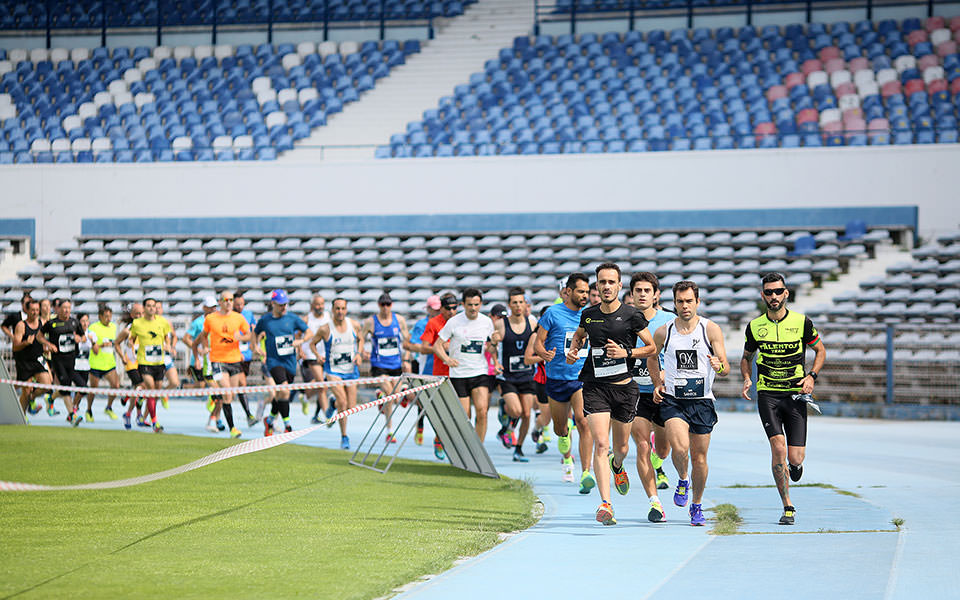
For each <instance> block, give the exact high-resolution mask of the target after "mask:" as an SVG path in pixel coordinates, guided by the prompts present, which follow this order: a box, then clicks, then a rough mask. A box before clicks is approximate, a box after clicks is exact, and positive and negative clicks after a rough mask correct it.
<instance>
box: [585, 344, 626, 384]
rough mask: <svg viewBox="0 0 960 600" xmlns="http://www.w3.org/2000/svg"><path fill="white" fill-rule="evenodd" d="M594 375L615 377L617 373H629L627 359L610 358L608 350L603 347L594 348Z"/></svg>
mask: <svg viewBox="0 0 960 600" xmlns="http://www.w3.org/2000/svg"><path fill="white" fill-rule="evenodd" d="M591 358H592V360H593V376H594V377H613V376H616V375H626V374H627V359H626V357H624V358H608V357H607V351H606V350H605V349H603V348H594V349H593V356H592V357H591Z"/></svg>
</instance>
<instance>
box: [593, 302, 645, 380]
mask: <svg viewBox="0 0 960 600" xmlns="http://www.w3.org/2000/svg"><path fill="white" fill-rule="evenodd" d="M600 306H601V305H599V304H598V305H596V306H591V307H589V308H585V309H583V312H582V313H581V314H580V327H583V329H584V330H585V331H586V332H587V337H588V338H589V340H590V356H588V357H587V360H586V361H584V363H583V369H582V370H581V371H580V381H584V382H587V381H596V382H617V381H623V380H624V379H629V378H630V373H631V372H632V371H633V364H634V362H636V361H635V359H632V358H607V351H606V350H605V349H604V346H606V344H607V342H608V341H613V342H614V343H616V344H617V345H618V346H620V347H621V348H624V349H626V350H628V351H629V350H631V349H633V348H634V347H635V346H636V340H637V336H638V335H640V333H641V332H642V331H643V330H644V329H646V328H647V325H648V322H647V319H646V317H644V316H643V311H641V310H637V309H636V308H634V307H632V306H630V305H628V304H621V305H620V308H618V309H617V310H615V311H613V312H612V313H609V314H607V313H605V312H603V311H602V310H600Z"/></svg>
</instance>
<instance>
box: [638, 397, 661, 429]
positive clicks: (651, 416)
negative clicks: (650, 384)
mask: <svg viewBox="0 0 960 600" xmlns="http://www.w3.org/2000/svg"><path fill="white" fill-rule="evenodd" d="M637 416H638V417H641V418H644V419H646V420H648V421H650V422H651V423H653V424H654V425H659V426H660V427H663V417H661V416H660V405H659V404H657V403H656V402H654V401H653V393H652V392H640V396H639V397H638V398H637Z"/></svg>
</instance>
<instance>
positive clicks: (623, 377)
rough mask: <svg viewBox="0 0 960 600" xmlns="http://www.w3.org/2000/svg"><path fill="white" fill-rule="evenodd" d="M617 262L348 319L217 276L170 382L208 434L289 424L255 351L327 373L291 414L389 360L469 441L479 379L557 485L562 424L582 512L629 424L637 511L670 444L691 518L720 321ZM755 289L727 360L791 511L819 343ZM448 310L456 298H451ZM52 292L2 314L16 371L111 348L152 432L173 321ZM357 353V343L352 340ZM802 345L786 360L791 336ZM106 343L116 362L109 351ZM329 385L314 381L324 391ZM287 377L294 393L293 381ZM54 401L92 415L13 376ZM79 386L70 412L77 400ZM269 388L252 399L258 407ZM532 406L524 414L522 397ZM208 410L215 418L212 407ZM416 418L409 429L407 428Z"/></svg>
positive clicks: (321, 410) (60, 371)
mask: <svg viewBox="0 0 960 600" xmlns="http://www.w3.org/2000/svg"><path fill="white" fill-rule="evenodd" d="M622 281H623V274H622V273H621V271H620V268H619V267H618V266H617V265H616V264H614V263H603V264H601V265H599V266H598V267H597V268H596V270H595V281H594V282H593V283H592V284H591V283H590V279H589V277H588V276H587V275H586V274H584V273H573V274H571V275H569V276H568V277H567V278H566V281H565V282H564V284H563V285H562V287H561V290H560V297H559V299H558V300H557V301H556V303H554V304H553V305H550V306H547V307H544V309H543V310H541V311H540V317H539V319H538V318H536V317H534V316H533V315H532V314H531V312H532V307H531V305H530V304H529V302H527V300H526V296H525V293H524V291H523V290H522V289H520V288H512V289H510V290H509V291H508V305H507V306H506V307H504V306H503V305H499V304H498V305H495V306H493V307H492V308H491V310H490V311H489V314H484V312H483V311H482V302H483V296H482V293H481V291H480V290H477V289H474V288H468V289H465V290H463V292H462V293H461V294H460V297H459V298H458V297H457V296H456V295H454V294H452V293H446V294H443V295H441V296H431V297H429V298H428V299H427V301H426V306H425V310H426V316H424V317H423V318H421V319H419V320H418V321H416V322H415V323H414V324H413V325H412V326H411V327H408V325H407V322H406V320H405V319H404V318H403V317H402V316H400V315H397V314H395V313H393V311H392V304H393V302H392V300H391V298H390V295H389V293H384V294H382V295H381V296H380V298H379V299H378V312H377V314H375V315H373V316H371V317H368V318H366V319H365V320H364V321H362V322H359V321H356V320H354V319H352V318H350V317H349V316H348V303H347V301H346V300H345V299H343V298H336V299H335V300H334V301H333V302H332V310H331V311H330V314H327V312H326V310H325V307H326V304H325V300H324V298H323V297H322V296H320V295H316V296H314V297H313V299H312V301H311V305H310V311H309V313H308V314H307V315H305V318H301V317H299V316H296V315H293V314H291V313H289V312H288V310H287V309H288V304H289V299H288V296H287V294H286V292H285V291H284V290H281V289H278V290H274V291H273V292H272V294H271V296H270V311H269V312H268V313H267V314H265V315H263V316H261V317H260V318H259V319H256V318H255V317H254V315H253V314H252V313H250V311H249V310H247V309H245V305H244V302H243V296H242V294H241V293H239V292H238V293H233V292H230V291H224V292H222V293H221V294H220V296H219V298H217V297H212V296H211V297H207V298H204V300H203V302H202V305H201V310H202V313H203V314H201V315H199V316H198V317H197V318H196V319H195V320H194V321H193V322H192V323H191V324H190V326H189V327H188V329H187V331H186V332H185V334H184V336H183V343H184V344H185V345H186V346H187V347H188V348H189V349H190V361H189V362H190V366H189V372H190V376H191V379H192V381H188V382H185V385H191V386H204V387H208V388H210V390H209V393H210V396H209V398H208V402H207V407H208V410H209V419H208V422H207V428H208V429H209V430H210V431H224V430H227V429H229V434H230V435H231V436H232V437H239V436H240V435H241V431H240V430H239V429H238V428H237V427H236V425H235V422H234V415H233V410H232V406H233V400H234V398H236V399H237V400H238V403H239V404H240V406H241V408H242V409H243V411H244V413H245V415H246V420H247V424H248V426H250V427H253V426H255V425H257V424H258V423H262V424H263V426H264V435H272V434H273V433H274V432H278V431H281V432H282V431H290V430H291V429H292V428H291V425H290V401H291V399H292V397H291V396H292V394H291V393H290V392H289V391H287V390H274V391H272V392H271V393H270V394H268V395H267V396H264V397H262V398H261V399H260V402H259V403H258V406H257V407H256V408H255V409H254V410H251V409H250V407H249V405H248V403H247V401H246V397H245V395H244V394H242V393H237V392H240V391H242V388H243V387H245V386H246V383H247V382H246V377H247V376H248V375H249V374H250V366H251V363H252V362H254V359H257V360H258V361H259V362H261V364H262V365H263V366H262V374H263V376H264V378H265V379H266V381H267V383H268V384H283V383H292V382H293V381H294V380H295V378H296V373H297V370H298V369H297V368H298V366H299V370H300V373H301V377H302V379H303V380H304V381H323V380H326V381H330V382H331V383H334V384H335V385H333V386H331V387H329V388H326V389H320V388H317V389H314V390H310V391H304V392H300V394H301V396H302V399H301V407H302V410H303V412H304V414H308V413H309V409H310V405H311V402H310V399H311V398H312V399H313V402H312V403H313V404H314V405H315V412H314V414H313V417H312V419H311V421H312V422H313V423H319V422H322V421H323V420H327V422H328V424H330V425H332V422H330V421H329V419H330V417H331V416H332V415H333V413H334V412H335V411H336V409H340V410H341V411H344V410H347V409H350V408H352V407H354V406H356V403H357V384H356V383H351V382H354V381H355V380H356V379H358V378H359V376H360V372H359V367H360V365H361V364H362V363H363V361H365V360H368V361H369V362H370V369H371V371H370V373H371V376H374V377H377V376H387V377H396V376H399V375H401V374H402V373H404V372H410V373H424V374H432V375H438V376H447V377H449V378H450V381H451V383H452V385H453V388H454V389H455V390H456V393H457V396H458V397H459V398H460V401H461V404H462V406H463V409H464V411H465V413H466V414H467V416H468V418H471V419H473V424H474V427H475V430H476V433H477V435H478V437H479V438H480V440H481V441H482V440H484V439H485V438H486V430H487V427H488V425H487V413H488V410H489V407H490V398H491V393H492V392H493V391H499V393H500V398H501V400H500V406H499V410H498V417H499V418H498V421H499V425H500V429H499V431H498V432H497V438H498V440H499V441H500V442H501V443H502V444H503V445H504V446H505V447H507V448H509V449H511V450H512V455H513V460H514V461H517V462H526V461H528V460H529V459H528V458H527V457H526V455H525V454H524V451H523V444H524V442H525V440H526V437H527V435H528V434H529V435H530V436H531V438H532V440H533V442H534V443H535V444H536V452H537V453H538V454H542V453H544V452H545V451H547V449H548V444H547V442H549V441H551V439H552V437H551V428H552V435H555V436H556V440H557V449H558V450H559V453H560V455H561V477H562V479H563V481H566V482H575V481H576V478H575V475H574V471H575V461H574V456H573V449H572V435H571V434H572V431H571V430H572V428H573V427H576V429H577V432H578V438H579V446H578V455H579V459H580V467H581V475H580V479H579V491H580V493H582V494H589V493H590V491H591V490H592V489H593V488H594V487H597V488H598V491H599V494H600V497H601V504H600V506H599V507H598V508H597V511H596V519H597V521H599V522H601V523H603V524H605V525H612V524H614V523H616V519H615V517H614V510H613V506H612V504H611V496H610V491H611V490H610V488H611V483H612V486H613V488H614V489H616V491H617V492H618V493H619V494H621V495H625V494H626V493H627V492H628V491H629V489H630V482H629V477H628V475H627V471H626V469H625V468H624V460H625V458H626V456H627V455H628V450H629V442H630V439H631V438H632V439H633V440H634V444H635V446H636V448H637V457H636V469H637V473H638V475H639V477H640V481H641V484H642V486H643V488H644V493H646V494H647V496H648V500H649V505H650V509H649V513H648V519H649V520H650V521H651V522H661V521H664V520H665V519H666V516H665V511H664V510H663V505H662V503H661V502H660V499H659V497H658V490H659V489H668V488H669V482H668V478H667V476H666V473H665V472H664V471H663V468H662V465H663V462H664V461H665V460H666V458H667V457H668V456H670V457H671V458H672V462H673V465H674V467H675V469H676V471H677V475H678V481H677V484H676V488H675V491H674V494H673V501H674V503H675V504H676V505H677V506H681V507H684V506H686V505H687V504H688V503H689V505H690V508H689V515H690V522H691V524H692V525H703V524H704V523H705V518H704V515H703V509H702V498H703V494H704V489H705V485H706V479H707V473H708V466H707V452H708V448H709V444H710V435H711V432H712V430H713V427H714V426H715V424H716V422H717V413H716V410H715V408H714V402H713V400H714V396H713V390H712V388H713V382H714V378H715V377H716V376H726V375H728V374H729V371H730V365H729V363H728V362H727V358H726V351H725V348H724V341H723V333H722V331H721V329H720V327H719V325H717V324H716V323H714V322H713V321H710V320H709V319H706V318H705V317H702V316H699V315H698V314H697V309H698V307H699V304H700V298H699V289H698V287H697V285H696V284H695V283H694V282H692V281H680V282H677V283H676V284H674V286H673V304H674V308H675V310H676V312H675V313H673V312H669V311H666V310H664V309H663V308H662V307H661V306H660V284H659V280H658V279H657V277H656V275H654V274H653V273H648V272H641V273H636V274H634V275H633V276H632V277H631V279H630V287H629V290H627V292H626V293H624V294H623V295H621V292H622ZM761 297H762V299H763V301H764V302H765V303H766V306H767V310H766V312H765V313H764V314H763V315H761V316H760V317H758V318H756V319H754V320H753V321H751V322H750V323H749V324H748V326H747V328H746V333H745V337H746V341H745V345H744V354H743V358H742V360H741V364H740V367H741V374H742V375H743V378H744V383H743V385H744V387H743V395H744V397H745V398H748V399H749V398H750V393H751V390H752V388H753V385H754V382H753V380H752V368H753V367H752V365H753V361H754V358H755V356H756V363H757V370H758V377H757V381H756V389H757V391H758V401H757V402H758V409H759V413H760V417H761V420H762V422H763V427H764V430H765V431H766V433H767V436H768V439H769V442H770V447H771V456H772V470H773V475H774V480H775V482H776V484H777V488H778V491H779V493H780V496H781V499H782V501H783V505H784V512H783V515H782V517H781V520H780V522H781V523H782V524H793V522H794V518H795V512H796V510H795V508H794V506H793V504H792V502H791V499H790V496H789V480H791V479H792V480H793V481H797V480H799V478H800V476H801V474H802V464H803V459H804V447H805V442H806V403H805V402H804V399H808V398H809V394H810V393H811V392H812V390H813V386H814V384H815V381H816V378H817V373H818V372H819V370H820V369H821V368H822V366H823V363H824V360H825V355H826V352H825V350H824V348H823V344H822V342H820V340H819V337H818V335H817V332H816V329H815V328H814V327H813V325H812V323H811V322H810V320H809V319H808V318H806V317H804V315H802V314H799V313H793V312H790V311H788V310H787V308H786V300H787V298H788V297H789V292H788V291H787V290H786V283H785V281H784V279H783V276H782V275H779V274H776V273H773V274H768V275H766V276H764V277H763V279H762V293H761ZM461 304H462V309H463V310H462V311H459V312H458V309H459V308H460V307H461ZM71 308H72V306H71V303H70V301H69V300H66V299H64V300H60V301H58V302H56V303H55V304H54V305H52V306H51V309H52V310H53V313H54V314H48V315H47V316H46V317H44V316H42V314H41V313H42V306H41V303H40V302H38V301H36V300H34V299H33V298H32V297H31V296H30V295H29V294H25V295H24V296H23V300H22V306H21V311H19V312H18V313H12V314H11V315H8V316H7V318H6V319H5V320H4V322H3V331H4V333H5V334H6V335H7V336H8V337H9V338H10V339H11V341H12V343H13V350H14V358H15V363H16V368H17V377H18V379H20V380H23V381H27V380H33V381H36V382H38V383H46V384H49V383H52V382H57V383H60V384H62V385H76V386H80V387H86V386H87V385H89V386H91V387H96V386H98V385H99V383H100V381H101V380H105V381H106V382H107V384H108V385H109V386H110V387H112V388H118V387H119V385H120V381H119V377H118V375H117V366H118V364H120V363H122V365H123V367H124V369H125V370H126V373H127V376H128V378H129V380H130V383H131V386H132V388H133V389H135V390H142V391H138V392H136V394H131V395H130V396H129V397H123V398H121V403H122V404H123V405H125V406H126V410H125V411H124V412H123V413H122V415H121V416H122V419H123V423H124V426H125V427H126V428H128V429H129V428H131V427H132V414H133V412H134V411H136V413H137V416H136V423H137V424H138V425H139V426H143V427H152V428H153V430H154V431H156V432H158V433H159V432H162V431H163V427H162V426H161V425H160V424H159V422H158V419H157V411H156V404H157V402H158V401H159V402H162V403H164V404H165V403H166V397H165V395H164V390H167V389H174V388H177V387H180V385H181V382H180V377H179V373H178V372H177V369H176V367H175V366H174V358H175V356H176V347H177V335H176V333H175V332H174V329H173V327H172V326H171V324H170V322H169V321H168V320H167V319H166V318H164V317H163V316H162V305H161V304H160V303H159V302H157V301H156V300H154V299H151V298H147V299H145V300H144V301H143V303H142V304H140V303H136V304H133V305H131V306H129V307H128V308H127V310H126V311H125V314H124V315H123V318H122V319H121V322H120V323H119V324H118V323H115V322H113V320H112V311H111V309H110V307H108V306H106V305H100V309H99V312H98V315H97V320H96V321H95V322H94V323H93V324H90V323H89V321H90V319H89V316H87V315H73V314H71ZM368 337H369V338H370V345H369V348H370V350H369V351H367V347H368V345H367V339H368ZM806 347H811V348H813V349H814V351H815V353H816V356H815V358H814V362H813V366H812V368H811V369H810V370H809V371H807V370H805V369H804V349H805V348H806ZM118 358H119V361H118V360H117V359H118ZM396 385H397V383H396V380H394V379H385V380H384V383H383V384H382V385H381V386H380V389H378V391H377V395H378V396H381V395H383V394H389V393H391V392H393V391H395V386H396ZM327 390H329V393H328V391H327ZM296 393H297V392H294V394H296ZM44 396H45V397H46V400H47V412H48V414H49V415H51V416H54V415H56V414H58V411H57V409H56V408H55V407H54V402H53V401H54V398H55V397H57V396H59V397H61V398H62V399H63V402H64V404H65V406H66V409H67V420H68V422H70V423H71V424H73V425H74V426H77V425H79V424H80V422H82V420H83V418H84V416H85V417H86V419H87V420H88V421H93V418H94V416H93V394H80V393H77V394H70V393H69V392H59V393H58V394H49V393H47V392H46V391H45V390H42V389H35V388H23V390H22V392H21V396H20V402H21V407H22V408H23V410H24V412H25V413H29V414H36V413H37V412H39V410H42V406H41V404H40V403H39V402H38V400H39V399H40V398H41V397H44ZM83 396H86V412H85V414H81V410H80V404H81V400H82V399H83ZM114 400H115V398H114V396H108V400H107V405H106V407H105V409H104V413H105V414H106V415H107V416H108V417H109V418H111V419H114V420H116V419H118V418H121V416H118V415H117V414H116V413H115V412H114V410H113V405H114ZM268 402H269V406H270V411H269V413H267V414H266V415H264V412H265V409H266V405H267V403H268ZM534 406H538V407H539V409H540V410H539V412H538V413H537V414H536V415H535V414H534V411H533V408H534ZM393 409H394V403H385V404H383V405H381V411H382V412H384V413H385V415H386V420H387V439H386V442H387V443H393V442H396V437H395V435H394V432H393V430H392V422H391V419H390V415H391V413H392V411H393ZM221 417H222V419H225V420H226V425H224V424H223V420H222V419H221ZM339 423H340V433H341V441H340V446H341V448H344V449H348V448H349V447H350V440H349V437H348V435H347V419H346V418H341V419H339ZM423 428H424V422H423V415H422V414H421V415H420V416H419V419H418V423H417V431H416V435H415V438H414V439H415V442H416V443H417V444H422V443H423ZM433 444H434V453H435V455H436V456H437V458H439V459H442V458H444V450H443V445H442V442H441V440H440V439H439V438H434V442H433Z"/></svg>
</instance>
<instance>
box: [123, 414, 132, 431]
mask: <svg viewBox="0 0 960 600" xmlns="http://www.w3.org/2000/svg"><path fill="white" fill-rule="evenodd" d="M131 427H133V425H132V424H131V423H130V413H123V428H124V429H130V428H131Z"/></svg>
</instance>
